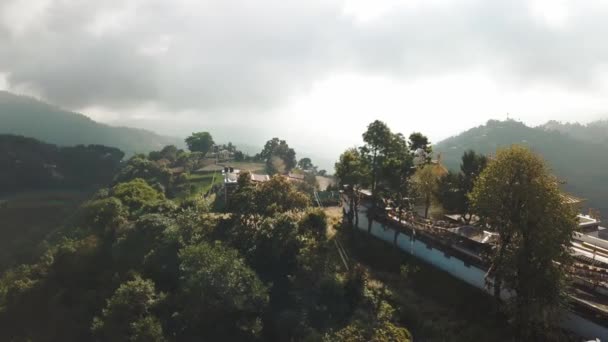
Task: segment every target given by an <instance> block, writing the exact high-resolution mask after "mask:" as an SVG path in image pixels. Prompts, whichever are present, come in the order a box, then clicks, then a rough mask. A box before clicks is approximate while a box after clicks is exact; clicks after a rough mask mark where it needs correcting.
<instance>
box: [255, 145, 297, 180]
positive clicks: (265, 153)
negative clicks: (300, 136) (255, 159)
mask: <svg viewBox="0 0 608 342" xmlns="http://www.w3.org/2000/svg"><path fill="white" fill-rule="evenodd" d="M259 156H260V159H262V160H264V161H265V162H266V171H267V172H268V173H269V174H271V175H273V174H276V173H285V172H288V171H290V170H291V169H293V168H294V167H296V164H297V161H296V152H295V151H294V149H293V148H290V147H289V145H288V144H287V142H286V141H285V140H280V139H279V138H272V139H270V140H268V141H267V142H266V144H265V145H264V149H262V152H260V155H259Z"/></svg>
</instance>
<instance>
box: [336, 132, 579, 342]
mask: <svg viewBox="0 0 608 342" xmlns="http://www.w3.org/2000/svg"><path fill="white" fill-rule="evenodd" d="M363 140H364V142H365V145H364V146H363V147H361V148H359V149H354V148H353V149H349V150H347V151H345V152H344V153H343V154H342V155H341V156H340V160H339V162H338V163H336V175H337V176H338V178H339V181H340V183H341V185H342V186H344V187H345V188H346V190H347V192H348V193H349V194H350V204H349V205H350V206H351V209H352V210H351V211H350V212H351V214H350V215H349V217H348V219H349V223H350V224H355V225H357V224H358V222H357V221H356V220H357V216H358V215H357V210H356V209H357V206H358V201H359V197H358V193H357V191H356V190H360V189H362V188H369V189H371V193H372V204H373V207H372V210H375V212H373V211H372V210H368V212H372V215H374V214H375V215H383V214H384V208H385V207H386V204H387V203H389V204H391V205H390V206H392V207H393V208H397V209H398V211H399V212H400V213H401V211H402V210H406V211H410V214H413V215H416V214H417V213H416V212H415V210H413V208H412V206H411V204H412V203H416V201H417V202H418V203H420V204H423V206H424V208H425V210H424V216H425V217H426V216H427V215H428V211H429V206H430V205H431V203H432V202H435V203H437V204H438V205H441V206H442V207H443V210H444V212H446V211H447V212H454V213H459V214H463V220H464V223H466V224H469V223H470V222H471V218H472V216H473V215H476V216H478V217H479V220H480V221H479V224H480V225H481V227H483V229H486V230H494V231H496V232H497V233H499V239H498V243H497V245H496V246H495V247H494V248H493V250H492V252H491V253H490V255H488V256H487V261H488V263H489V264H490V270H489V271H488V275H487V280H488V284H489V286H491V287H492V289H493V293H494V296H495V297H496V299H497V301H498V302H499V303H500V306H501V307H502V308H504V309H505V311H506V312H507V313H509V314H510V316H511V317H512V318H513V325H514V327H515V328H516V331H517V333H518V336H520V337H521V338H522V339H523V340H543V339H547V338H551V337H556V336H553V335H552V333H550V332H559V330H555V329H550V328H553V327H554V326H555V324H556V323H557V322H559V321H560V319H559V313H560V312H561V311H560V310H561V309H562V308H563V307H564V304H565V301H564V298H565V297H564V291H565V290H566V289H567V270H568V267H569V265H570V262H571V258H570V253H569V250H568V246H569V244H570V240H571V238H572V233H573V232H574V231H575V229H576V228H577V220H576V208H575V207H573V206H572V205H570V204H567V203H565V202H564V201H563V198H562V194H561V191H560V189H559V184H560V182H559V181H558V179H557V178H555V177H554V176H553V175H551V173H550V172H549V169H548V168H547V166H546V165H545V163H544V161H543V160H542V159H541V158H540V157H539V156H537V155H535V154H534V153H532V152H530V151H529V150H528V149H526V148H525V147H521V146H512V147H510V148H508V149H503V150H499V151H498V152H497V153H496V156H495V157H494V158H493V159H492V160H488V158H486V157H485V156H483V155H480V154H477V153H475V152H473V151H467V152H465V153H464V155H463V156H462V162H461V166H460V172H451V171H447V170H446V169H445V168H443V167H442V166H441V165H440V163H432V162H430V157H426V158H420V156H421V154H420V151H421V150H422V151H425V152H430V151H431V150H430V146H427V144H428V140H427V139H426V138H424V137H423V136H421V135H419V134H415V135H412V136H410V139H409V141H408V142H407V143H406V142H405V140H404V139H403V137H402V136H401V135H400V134H393V133H391V131H390V130H389V129H388V127H387V126H386V125H385V124H384V123H382V122H379V121H375V122H373V123H372V124H370V125H369V127H368V130H367V131H366V132H365V133H364V134H363ZM416 158H419V160H420V159H422V160H423V162H422V163H416V162H415V160H416ZM414 164H418V165H416V166H414ZM412 199H414V201H412ZM380 204H382V205H383V206H382V207H381V206H380ZM377 208H382V210H378V209H377ZM505 291H506V292H505ZM504 293H511V294H512V295H511V296H509V298H506V299H505V298H504V296H503V297H501V295H503V294H504Z"/></svg>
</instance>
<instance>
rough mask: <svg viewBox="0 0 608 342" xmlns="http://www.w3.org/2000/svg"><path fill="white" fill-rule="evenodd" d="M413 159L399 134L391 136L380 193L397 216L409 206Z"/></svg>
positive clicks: (383, 167)
mask: <svg viewBox="0 0 608 342" xmlns="http://www.w3.org/2000/svg"><path fill="white" fill-rule="evenodd" d="M413 166H414V163H413V157H412V155H411V153H410V151H409V149H408V144H407V141H406V140H405V137H404V136H403V135H402V134H401V133H397V134H392V135H391V140H390V144H389V145H388V148H387V151H386V157H385V158H384V161H383V165H382V175H381V178H382V192H383V195H384V197H386V198H387V199H389V200H390V201H391V202H392V203H391V205H392V206H393V207H394V208H395V209H397V212H398V213H399V216H401V215H402V212H403V210H404V209H406V208H407V207H408V206H409V204H410V201H409V197H410V195H411V194H410V192H411V186H410V185H411V184H410V177H411V176H412V174H413V172H414V168H413Z"/></svg>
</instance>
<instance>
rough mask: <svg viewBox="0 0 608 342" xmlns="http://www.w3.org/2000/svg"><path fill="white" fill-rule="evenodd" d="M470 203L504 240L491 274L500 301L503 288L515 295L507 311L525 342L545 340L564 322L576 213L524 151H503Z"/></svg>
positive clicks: (548, 175)
mask: <svg viewBox="0 0 608 342" xmlns="http://www.w3.org/2000/svg"><path fill="white" fill-rule="evenodd" d="M470 197H471V201H472V205H473V208H474V210H475V212H476V213H477V214H478V215H479V216H480V217H481V218H482V220H483V222H485V223H486V224H488V225H489V226H490V227H492V228H493V229H494V230H495V231H496V232H498V233H499V234H500V239H499V243H498V246H497V248H496V249H495V251H494V252H493V254H492V255H491V257H490V260H491V263H492V265H491V268H490V270H489V271H488V276H489V277H491V278H492V279H491V280H493V284H494V294H495V296H499V295H500V290H501V288H502V287H503V286H504V287H506V288H507V289H510V290H512V291H513V292H514V294H515V296H514V297H512V298H511V299H509V300H508V301H507V308H508V309H510V310H509V311H510V312H511V313H512V314H513V316H514V318H515V322H516V326H517V328H518V331H519V332H520V334H521V336H522V338H523V339H526V340H539V339H542V338H541V336H543V330H546V329H549V328H550V327H552V326H553V325H554V324H556V323H557V322H558V321H559V320H558V319H557V318H556V317H557V316H556V315H557V314H558V310H557V309H558V308H559V307H560V304H562V303H563V302H562V294H563V291H564V290H565V281H566V270H567V268H568V265H570V261H571V256H570V253H569V251H568V246H569V245H570V240H571V239H572V233H573V232H574V231H575V229H576V228H577V219H576V209H575V208H573V207H572V206H571V205H570V204H566V203H565V202H564V200H563V197H562V194H561V191H560V189H559V181H558V180H557V179H556V178H555V177H554V176H553V175H551V173H550V172H549V170H548V169H547V167H546V165H545V163H544V161H543V160H542V159H541V158H540V157H538V156H537V155H535V154H534V153H532V152H530V151H529V150H528V149H526V148H525V147H521V146H512V147H511V148H508V149H503V150H499V151H498V152H497V154H496V157H495V158H494V160H492V161H491V162H490V163H489V164H488V166H487V168H486V169H485V170H484V171H483V172H482V173H481V175H480V176H479V178H478V180H477V182H476V184H475V187H474V188H473V191H472V193H471V195H470ZM537 334H538V335H537Z"/></svg>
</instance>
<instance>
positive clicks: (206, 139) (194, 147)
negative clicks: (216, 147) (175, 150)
mask: <svg viewBox="0 0 608 342" xmlns="http://www.w3.org/2000/svg"><path fill="white" fill-rule="evenodd" d="M186 144H187V145H188V149H189V150H190V151H191V152H201V153H203V154H206V153H207V152H209V150H210V149H211V147H212V146H213V144H214V143H213V137H212V136H211V134H209V132H198V133H192V135H191V136H189V137H188V138H186Z"/></svg>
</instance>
